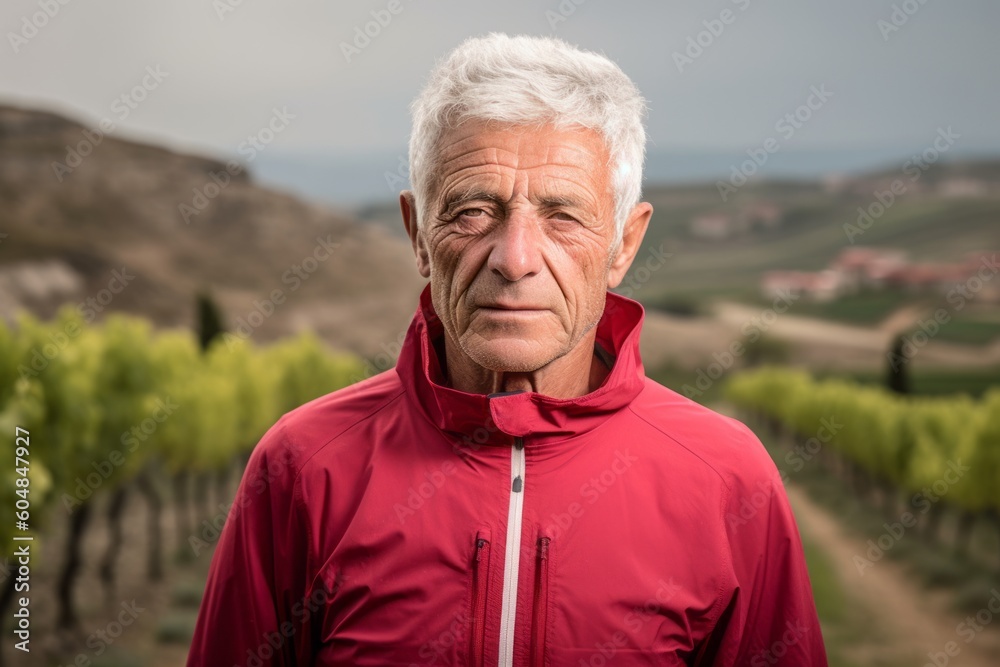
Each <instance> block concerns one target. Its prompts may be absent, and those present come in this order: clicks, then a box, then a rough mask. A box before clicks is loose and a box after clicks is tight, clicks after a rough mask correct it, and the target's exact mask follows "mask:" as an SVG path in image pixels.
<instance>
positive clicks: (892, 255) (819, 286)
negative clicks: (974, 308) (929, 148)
mask: <svg viewBox="0 0 1000 667" xmlns="http://www.w3.org/2000/svg"><path fill="white" fill-rule="evenodd" d="M891 180H892V179H891V178H890V177H886V179H851V178H846V177H839V176H830V177H828V178H826V179H825V180H824V181H823V186H824V189H825V190H826V191H827V192H832V193H848V194H858V195H866V194H867V195H870V194H871V193H872V192H874V191H877V190H879V189H882V190H885V189H887V188H889V187H890V185H891V183H890V181H891ZM906 192H907V193H916V192H925V193H933V194H935V195H937V196H944V197H949V198H952V197H953V198H960V197H975V196H982V195H984V194H987V193H988V192H989V186H988V184H987V183H986V182H985V181H983V180H981V179H977V178H970V177H966V176H955V177H951V178H945V179H942V180H940V181H938V182H935V183H926V182H919V181H914V182H909V183H907V184H906ZM784 215H785V211H784V209H783V208H782V207H781V206H779V205H778V204H776V203H774V202H770V201H757V202H754V203H751V204H747V205H746V206H744V207H742V208H741V209H740V210H739V211H737V212H735V213H729V212H710V213H705V214H702V215H698V216H695V217H694V218H692V219H691V221H690V223H689V230H690V233H691V236H693V237H694V238H697V239H701V240H704V241H725V240H728V239H731V238H736V237H739V236H742V235H744V234H747V233H751V232H755V231H764V230H768V229H774V228H776V227H779V226H780V225H781V224H782V222H783V218H784ZM993 256H994V253H992V252H986V251H980V252H973V253H968V254H967V255H966V256H964V257H962V258H958V259H956V261H953V262H937V263H930V262H914V261H911V260H910V259H909V258H908V257H907V254H906V253H905V252H904V251H902V250H897V249H892V248H873V247H861V246H853V247H848V248H844V249H843V250H842V251H841V252H840V254H838V255H837V256H836V257H835V258H834V259H833V260H832V261H831V262H830V263H829V264H828V265H827V267H826V268H824V269H822V270H820V271H767V272H765V273H764V274H762V276H761V279H760V291H761V293H762V294H763V296H764V297H765V298H769V299H770V298H774V297H776V296H779V295H781V294H789V293H791V294H792V295H794V296H796V297H802V298H804V299H806V300H809V301H815V302H824V301H833V300H835V299H838V298H841V297H844V296H847V295H850V294H857V293H858V292H860V291H862V290H890V289H897V290H905V291H907V292H910V293H941V294H946V293H947V292H948V291H949V290H952V289H954V288H955V286H956V285H959V284H961V283H964V282H966V281H969V280H970V279H973V277H974V276H975V275H976V273H977V272H978V271H980V269H982V268H983V262H984V258H986V259H991V258H992V257H993ZM994 272H995V269H994ZM976 301H978V302H980V303H1000V279H998V280H989V281H985V282H983V284H982V286H981V289H978V292H977V294H976Z"/></svg>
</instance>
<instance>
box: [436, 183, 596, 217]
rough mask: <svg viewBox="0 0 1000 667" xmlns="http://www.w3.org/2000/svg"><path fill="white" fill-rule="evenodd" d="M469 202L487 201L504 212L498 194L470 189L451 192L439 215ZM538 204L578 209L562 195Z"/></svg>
mask: <svg viewBox="0 0 1000 667" xmlns="http://www.w3.org/2000/svg"><path fill="white" fill-rule="evenodd" d="M470 201H488V202H492V203H493V204H495V205H496V206H497V207H498V208H500V209H501V210H504V211H505V210H506V208H507V202H506V201H504V200H503V199H502V198H501V197H500V196H499V195H498V194H496V193H495V192H491V191H489V190H482V189H472V190H464V191H458V192H453V193H452V194H450V195H448V196H447V197H445V199H444V202H443V206H442V209H441V215H445V214H448V213H451V212H454V210H455V209H456V208H458V207H459V206H461V205H463V204H466V203H468V202H470ZM539 204H540V205H541V207H542V208H579V207H580V202H579V200H577V199H575V198H573V197H567V196H563V195H554V196H549V197H542V198H541V199H540V200H539Z"/></svg>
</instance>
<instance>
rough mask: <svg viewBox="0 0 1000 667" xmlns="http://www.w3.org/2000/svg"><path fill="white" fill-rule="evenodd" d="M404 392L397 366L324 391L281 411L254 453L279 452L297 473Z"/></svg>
mask: <svg viewBox="0 0 1000 667" xmlns="http://www.w3.org/2000/svg"><path fill="white" fill-rule="evenodd" d="M403 394H404V389H403V386H402V383H401V382H400V379H399V376H398V375H397V374H396V370H395V369H394V368H391V369H389V370H386V371H383V372H381V373H379V374H377V375H373V376H371V377H369V378H366V379H364V380H361V381H359V382H356V383H354V384H351V385H349V386H347V387H343V388H341V389H337V390H335V391H332V392H330V393H328V394H324V395H323V396H320V397H318V398H315V399H313V400H311V401H309V402H307V403H304V404H302V405H300V406H299V407H297V408H294V409H292V410H290V411H288V412H287V413H285V414H284V415H282V417H281V418H280V419H278V421H277V422H275V423H274V425H273V426H272V427H271V428H270V429H269V430H268V432H267V433H266V434H265V435H264V437H263V438H261V441H260V443H259V444H258V445H257V447H256V448H255V449H254V453H255V454H256V453H257V452H258V450H261V451H262V453H263V454H268V453H271V454H272V455H273V454H280V455H281V456H282V458H283V459H284V460H285V461H286V462H287V463H288V464H289V465H290V468H291V469H292V470H293V471H294V472H295V473H298V472H299V471H300V470H301V469H302V467H303V466H305V464H306V463H308V461H309V460H310V459H312V458H313V457H314V456H315V455H316V454H317V453H319V452H320V451H321V450H322V449H323V448H324V447H326V446H327V445H329V444H330V443H332V442H334V441H336V440H337V439H338V438H339V437H340V436H342V435H343V434H344V433H346V432H347V431H349V430H350V429H351V428H353V427H354V426H356V425H358V424H360V423H361V422H363V421H365V420H366V419H370V418H372V417H375V416H376V415H378V413H379V412H380V411H382V410H383V409H385V408H386V407H388V406H390V405H391V404H392V403H393V402H394V401H396V400H397V399H399V397H400V396H402V395H403Z"/></svg>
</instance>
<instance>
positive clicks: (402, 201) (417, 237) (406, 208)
mask: <svg viewBox="0 0 1000 667" xmlns="http://www.w3.org/2000/svg"><path fill="white" fill-rule="evenodd" d="M399 210H400V212H401V213H402V214H403V227H404V228H406V235H407V236H409V237H410V244H411V245H412V246H413V254H414V255H416V257H417V271H419V272H420V275H422V276H423V277H424V278H430V277H431V260H430V254H429V253H428V252H427V243H426V242H425V241H424V235H423V234H422V233H421V231H420V229H418V228H417V202H416V199H414V197H413V192H411V191H410V190H403V191H402V192H401V193H400V194H399Z"/></svg>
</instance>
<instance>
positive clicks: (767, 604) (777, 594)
mask: <svg viewBox="0 0 1000 667" xmlns="http://www.w3.org/2000/svg"><path fill="white" fill-rule="evenodd" d="M741 426H742V429H741V430H743V431H744V433H745V434H746V438H747V439H746V442H745V443H744V447H745V449H744V450H743V453H744V454H745V455H746V460H743V458H744V457H743V456H740V459H741V465H740V466H739V468H738V469H736V468H734V470H735V472H734V474H733V477H732V478H731V480H732V481H731V483H730V484H729V491H728V493H727V495H726V499H725V500H724V501H723V503H722V506H723V508H724V515H723V519H724V522H725V535H726V540H727V543H728V545H727V546H728V548H726V549H724V551H725V552H726V553H727V554H728V557H729V560H730V563H729V569H730V572H731V577H732V580H733V581H731V583H730V585H729V586H727V587H725V591H724V595H723V598H722V599H721V600H720V603H719V607H720V609H721V611H720V613H719V617H718V621H717V623H716V625H715V627H714V628H713V630H712V631H711V633H710V636H709V637H708V638H707V639H706V640H705V642H704V643H703V645H702V647H701V651H700V653H699V659H698V660H697V661H696V663H695V664H696V665H699V666H701V667H708V666H711V667H775V666H779V667H781V666H785V667H827V657H826V650H825V647H824V642H823V635H822V632H821V629H820V624H819V619H818V617H817V613H816V604H815V601H814V599H813V594H812V587H811V585H810V583H809V572H808V570H807V568H806V561H805V554H804V552H803V549H802V540H801V537H800V535H799V531H798V528H797V526H796V524H795V517H794V515H793V514H792V510H791V506H790V505H789V502H788V496H787V494H786V493H785V487H784V485H783V483H782V479H781V476H780V474H779V473H778V470H777V468H776V467H775V465H774V462H773V461H772V460H771V458H770V456H769V455H768V454H767V451H766V450H765V449H764V447H763V445H762V444H761V443H760V440H758V439H757V437H756V436H755V435H753V434H752V432H751V431H750V430H749V429H748V428H747V427H745V426H743V425H741Z"/></svg>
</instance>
